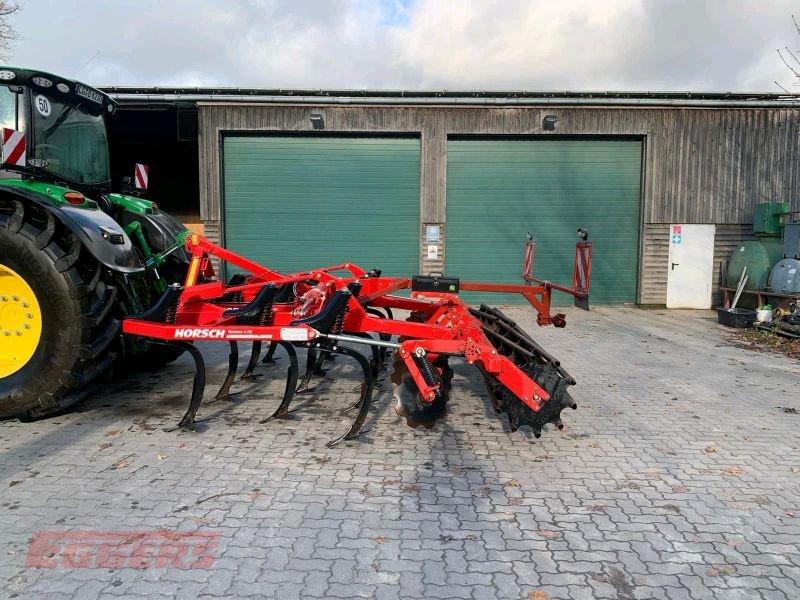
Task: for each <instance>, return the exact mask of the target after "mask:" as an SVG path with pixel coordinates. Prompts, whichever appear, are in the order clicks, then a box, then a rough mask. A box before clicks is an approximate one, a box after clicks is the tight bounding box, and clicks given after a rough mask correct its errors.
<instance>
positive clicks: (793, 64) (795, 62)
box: [775, 15, 800, 93]
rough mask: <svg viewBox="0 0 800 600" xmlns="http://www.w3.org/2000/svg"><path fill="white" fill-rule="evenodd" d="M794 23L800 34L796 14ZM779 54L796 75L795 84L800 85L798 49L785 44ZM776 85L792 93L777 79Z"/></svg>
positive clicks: (794, 75) (793, 17)
mask: <svg viewBox="0 0 800 600" xmlns="http://www.w3.org/2000/svg"><path fill="white" fill-rule="evenodd" d="M792 23H794V28H795V30H796V31H797V34H798V35H800V25H799V24H798V23H797V19H796V18H795V16H794V15H792ZM778 56H779V57H780V59H781V61H782V62H783V64H784V65H786V68H787V69H789V70H790V71H791V72H792V76H793V77H794V83H793V85H800V58H798V56H797V51H796V50H794V51H793V50H789V46H784V47H783V50H782V51H781V49H780V48H778ZM775 85H777V86H778V87H779V88H781V89H782V90H783V91H784V92H787V93H791V92H789V90H787V89H786V88H785V87H783V86H782V85H781V84H780V83H778V82H777V81H776V82H775Z"/></svg>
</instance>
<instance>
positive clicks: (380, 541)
mask: <svg viewBox="0 0 800 600" xmlns="http://www.w3.org/2000/svg"><path fill="white" fill-rule="evenodd" d="M375 541H376V542H377V543H379V544H381V545H383V544H385V543H386V538H385V537H383V536H379V537H376V538H375Z"/></svg>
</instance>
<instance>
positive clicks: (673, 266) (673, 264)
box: [672, 263, 681, 271]
mask: <svg viewBox="0 0 800 600" xmlns="http://www.w3.org/2000/svg"><path fill="white" fill-rule="evenodd" d="M680 264H681V263H672V270H673V271H674V270H675V265H680Z"/></svg>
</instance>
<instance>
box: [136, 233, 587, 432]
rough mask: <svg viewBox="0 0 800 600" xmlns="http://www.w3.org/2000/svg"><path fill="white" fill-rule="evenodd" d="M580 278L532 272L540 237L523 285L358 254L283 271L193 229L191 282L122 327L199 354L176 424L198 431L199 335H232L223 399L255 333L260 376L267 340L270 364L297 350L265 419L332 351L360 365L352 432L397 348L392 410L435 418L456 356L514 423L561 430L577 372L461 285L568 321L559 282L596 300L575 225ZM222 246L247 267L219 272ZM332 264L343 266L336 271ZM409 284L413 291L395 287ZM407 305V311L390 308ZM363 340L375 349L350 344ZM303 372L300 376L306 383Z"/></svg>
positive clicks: (528, 256) (286, 411)
mask: <svg viewBox="0 0 800 600" xmlns="http://www.w3.org/2000/svg"><path fill="white" fill-rule="evenodd" d="M578 233H579V236H580V237H581V241H580V242H578V243H577V244H576V252H575V270H574V277H573V287H572V288H568V287H564V286H559V285H556V284H552V283H550V282H547V281H543V280H540V279H537V278H535V277H533V248H534V245H533V241H531V240H530V239H529V240H528V242H527V244H526V252H525V268H524V272H523V279H524V280H525V284H524V285H498V284H486V283H463V282H459V281H458V280H457V279H450V278H444V277H442V278H435V277H415V278H411V279H409V278H392V277H382V276H381V271H380V270H378V269H373V270H372V271H369V272H367V271H364V270H363V269H361V268H360V267H357V266H356V265H352V264H343V265H335V266H331V267H325V268H321V269H315V270H312V271H305V272H302V273H292V274H288V275H287V274H281V273H277V272H275V271H272V270H270V269H268V268H266V267H263V266H261V265H259V264H257V263H254V262H252V261H249V260H247V259H245V258H243V257H241V256H238V255H236V254H234V253H233V252H230V251H228V250H225V249H224V248H221V247H219V246H217V245H215V244H213V243H211V242H210V241H208V240H207V239H205V238H203V237H201V236H199V235H195V234H191V235H187V236H186V238H185V240H184V242H185V247H186V251H187V252H188V253H189V254H190V255H191V257H192V260H191V264H190V267H189V272H188V274H187V277H186V281H185V283H184V285H183V286H179V285H173V286H171V287H169V288H167V290H166V292H165V293H164V295H163V296H162V297H161V299H160V301H159V302H158V303H157V304H156V305H154V306H153V308H151V309H150V310H148V311H147V312H145V313H142V314H139V315H135V316H132V317H130V318H127V319H125V321H124V323H123V331H124V332H125V333H127V334H130V335H134V336H141V337H144V338H148V341H150V342H151V343H163V344H168V345H175V346H179V347H181V348H182V349H184V350H186V351H187V352H189V353H190V355H191V356H192V357H193V359H194V361H195V379H194V386H193V390H192V397H191V400H190V402H189V408H188V410H187V411H186V414H185V415H184V416H183V418H182V419H181V421H180V423H179V424H178V426H177V427H176V428H178V427H180V428H187V429H193V428H194V423H195V416H196V414H197V410H198V408H199V407H200V404H201V402H202V398H203V390H204V387H205V366H204V363H203V358H202V355H201V354H200V352H199V350H198V349H197V348H196V347H195V346H194V345H193V344H192V341H194V340H226V341H228V343H229V344H230V357H229V368H228V374H227V377H226V378H225V382H224V383H223V385H222V387H221V389H220V390H219V393H218V394H217V396H216V397H217V398H226V397H228V395H229V391H230V388H231V385H232V384H233V382H234V379H235V377H236V369H237V365H238V358H239V353H238V342H242V341H249V342H252V354H251V357H250V360H249V363H248V365H247V367H246V369H245V372H244V374H243V375H242V378H243V379H246V378H249V377H252V376H253V371H254V369H255V368H256V366H257V365H258V361H259V359H260V354H261V349H262V344H263V343H264V342H269V349H268V351H267V355H266V357H265V358H264V360H263V362H271V361H272V357H273V354H274V352H275V350H276V348H277V347H278V346H281V347H282V348H283V349H284V350H285V352H286V353H287V355H288V358H289V371H288V377H287V381H286V389H285V392H284V394H283V399H282V401H281V403H280V405H279V406H278V408H277V409H276V410H275V411H274V412H273V413H272V414H271V415H270V416H268V417H266V418H265V419H264V420H263V421H262V423H263V422H265V421H268V420H270V419H280V418H286V417H288V416H289V415H290V413H291V412H292V411H290V404H291V402H292V399H293V398H294V396H295V395H296V394H298V393H302V392H307V391H309V384H310V382H311V379H312V378H313V377H314V376H315V375H321V374H323V373H324V372H323V371H321V367H322V365H323V362H324V361H325V360H329V359H331V358H332V355H334V354H341V355H344V356H349V357H351V358H353V359H355V360H356V361H357V362H358V364H359V365H360V367H361V370H362V371H363V375H364V381H363V384H362V385H361V386H360V387H359V390H360V396H359V399H358V401H357V402H356V403H355V404H353V405H352V406H350V407H349V408H348V409H347V410H352V411H355V417H354V419H353V422H352V424H351V426H350V428H349V429H348V430H347V431H346V432H345V433H343V434H342V435H340V436H339V437H337V438H336V439H334V440H332V441H331V442H329V443H328V445H329V446H332V445H334V444H337V443H338V442H340V441H342V440H345V439H352V438H354V437H356V436H357V435H358V433H359V430H360V429H361V427H362V425H363V424H364V421H365V419H366V417H367V413H368V410H369V406H370V402H371V398H372V391H373V388H374V386H375V381H376V378H377V377H378V375H379V373H380V372H381V369H382V366H383V363H384V362H385V361H386V358H387V356H388V355H389V354H390V353H392V352H393V353H394V359H393V360H394V371H393V373H392V376H391V379H392V383H393V384H394V397H395V399H396V401H397V404H396V411H397V413H398V414H400V415H402V416H404V417H406V419H407V421H408V422H409V424H411V425H416V424H423V425H427V424H430V423H432V422H433V421H435V420H436V419H437V418H438V417H439V416H441V415H442V414H443V413H444V411H445V405H446V403H447V401H448V399H449V395H450V380H451V378H452V371H451V369H450V367H449V365H448V359H449V358H450V357H460V358H462V359H464V360H465V361H466V362H468V363H469V364H474V365H476V366H477V367H478V368H479V369H480V370H481V373H482V374H483V376H484V379H485V380H486V383H487V386H488V389H489V392H490V394H491V399H492V403H493V405H494V407H495V409H496V410H497V412H505V413H507V414H508V418H509V422H510V426H511V429H512V430H516V429H517V428H519V427H521V426H524V425H527V426H529V427H530V429H531V430H532V432H533V434H534V435H535V436H536V437H539V436H540V434H541V431H542V428H543V427H544V426H545V425H546V424H548V423H552V424H554V425H556V426H557V427H558V428H561V427H563V425H562V424H561V419H560V413H561V411H562V410H563V409H565V408H567V407H569V408H576V405H575V403H574V402H573V400H572V398H571V397H570V395H569V392H568V391H567V388H568V387H569V386H570V385H573V384H574V383H575V380H574V379H573V378H572V377H571V376H570V375H569V374H568V373H567V372H566V371H565V370H564V369H563V368H562V367H561V366H560V363H559V362H558V361H557V360H556V359H554V358H553V357H552V356H551V355H550V354H548V353H547V352H546V351H545V350H544V349H543V348H542V347H541V346H539V345H538V344H537V343H536V342H535V341H534V340H533V339H532V338H531V337H530V336H529V335H528V334H527V333H525V331H523V330H522V328H520V327H519V326H518V325H517V324H516V323H514V322H513V321H512V320H511V319H509V318H508V317H507V316H506V315H504V314H503V313H502V312H500V311H499V310H497V309H495V308H490V307H488V306H486V305H481V307H480V308H478V309H476V308H471V307H469V306H467V305H466V304H464V303H462V302H461V301H460V300H459V298H458V296H457V295H456V294H457V293H458V292H459V291H482V292H506V293H508V292H512V293H520V294H522V295H523V296H524V297H525V298H526V299H527V300H528V301H529V302H530V304H531V305H532V306H533V307H534V308H535V309H536V310H537V312H538V314H539V316H538V323H539V325H549V324H553V325H555V326H557V327H563V326H564V325H565V321H564V315H561V314H556V315H551V314H550V295H551V292H552V290H557V291H561V292H564V293H566V294H570V295H572V296H574V297H575V304H576V306H580V307H581V308H585V309H588V291H589V274H590V265H591V250H592V246H591V243H589V242H587V241H586V233H585V232H583V231H582V230H579V231H578ZM211 256H214V257H217V258H218V259H220V260H222V261H225V262H227V263H228V264H229V265H232V266H234V267H236V268H237V269H240V270H243V271H246V272H247V274H243V273H240V274H237V275H234V276H233V277H232V278H231V280H230V281H229V282H228V284H227V285H226V284H223V283H222V282H220V281H216V280H215V278H214V277H213V275H214V273H213V270H212V268H211V264H210V257H211ZM334 273H340V274H343V273H346V274H347V275H346V276H337V275H334ZM405 289H411V290H412V291H411V295H410V297H402V296H397V295H394V293H395V292H398V291H400V290H405ZM396 310H402V311H409V312H410V316H409V317H408V319H407V320H398V319H395V318H394V313H393V311H396ZM354 345H358V346H366V347H367V348H368V349H369V352H370V358H367V357H365V356H363V355H362V354H361V353H359V352H357V351H356V350H354V349H353V348H352V346H354ZM296 348H305V349H306V351H307V355H306V367H305V372H304V374H303V376H302V378H300V376H299V368H298V359H297V352H296ZM298 380H299V384H298Z"/></svg>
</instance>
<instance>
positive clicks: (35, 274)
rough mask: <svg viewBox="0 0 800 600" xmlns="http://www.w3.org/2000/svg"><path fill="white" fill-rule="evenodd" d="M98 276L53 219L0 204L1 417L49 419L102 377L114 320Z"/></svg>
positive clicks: (112, 344)
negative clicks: (48, 417)
mask: <svg viewBox="0 0 800 600" xmlns="http://www.w3.org/2000/svg"><path fill="white" fill-rule="evenodd" d="M103 271H104V269H103V267H102V265H101V264H100V263H99V262H98V261H97V260H96V259H95V258H94V257H93V256H92V255H91V254H90V253H89V252H88V251H87V250H86V249H85V248H84V247H83V245H82V244H81V242H80V241H79V240H78V239H77V238H76V237H75V236H74V235H73V234H72V232H71V231H69V230H68V229H67V228H66V227H65V226H63V225H62V224H61V223H60V222H59V221H58V220H57V219H56V218H55V216H54V215H53V214H52V213H50V212H49V211H47V210H44V209H43V208H39V207H37V206H32V205H23V204H22V203H21V202H19V201H17V200H5V199H0V417H11V416H15V417H18V418H20V419H22V420H33V419H37V418H42V417H46V416H49V415H53V414H56V413H58V412H60V411H62V410H63V409H65V408H67V407H68V406H70V405H72V404H74V403H75V402H78V401H79V400H81V399H83V398H85V397H86V396H88V395H89V394H90V393H91V392H92V391H93V390H94V388H95V387H96V385H97V384H98V383H100V381H101V380H102V376H103V375H104V374H105V373H106V372H108V371H109V369H110V367H111V366H112V364H113V363H114V360H115V358H116V354H117V351H118V348H119V343H118V342H119V330H120V320H119V317H120V314H119V309H118V307H119V303H118V301H117V290H116V288H115V287H114V286H112V285H110V284H109V283H108V282H107V281H106V278H105V277H104V276H103Z"/></svg>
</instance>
